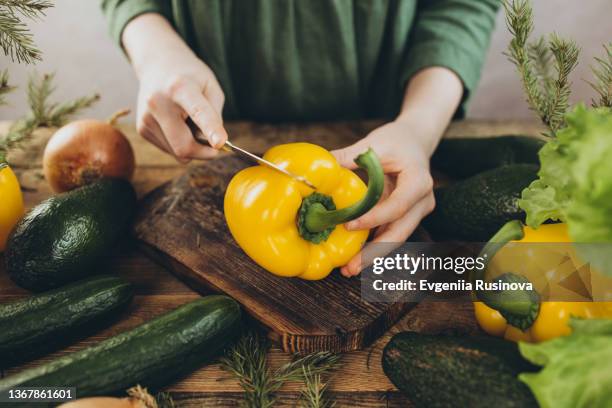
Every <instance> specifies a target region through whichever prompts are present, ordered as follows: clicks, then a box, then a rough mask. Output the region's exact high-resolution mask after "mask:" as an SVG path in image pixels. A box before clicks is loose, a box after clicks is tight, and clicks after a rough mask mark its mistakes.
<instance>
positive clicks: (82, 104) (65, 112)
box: [0, 0, 100, 163]
mask: <svg viewBox="0 0 612 408" xmlns="http://www.w3.org/2000/svg"><path fill="white" fill-rule="evenodd" d="M0 1H1V0H0ZM54 79H55V76H54V75H53V74H45V75H43V76H41V77H38V76H36V75H32V76H31V77H30V79H29V81H28V91H27V99H28V104H29V107H30V112H29V113H28V114H27V115H25V116H24V117H22V118H21V119H18V120H16V121H15V122H14V123H13V125H12V126H11V127H10V128H9V131H8V133H7V134H6V135H5V136H4V137H0V163H2V162H5V161H6V154H7V153H8V152H9V151H10V150H12V149H15V148H17V147H19V145H20V144H22V143H24V142H26V141H28V140H29V139H31V138H32V136H33V135H34V131H35V130H36V129H38V128H40V127H58V126H62V125H64V124H65V123H66V122H68V121H69V120H70V119H71V118H72V117H73V116H74V115H75V114H77V113H79V112H80V111H82V110H83V109H86V108H88V107H90V106H91V105H93V104H94V103H95V102H96V101H98V100H99V99H100V96H99V95H98V94H94V95H91V96H85V97H81V98H77V99H75V100H73V101H69V102H65V103H62V104H58V103H55V102H52V101H51V97H52V95H53V91H54V90H55V85H54V84H53V81H54Z"/></svg>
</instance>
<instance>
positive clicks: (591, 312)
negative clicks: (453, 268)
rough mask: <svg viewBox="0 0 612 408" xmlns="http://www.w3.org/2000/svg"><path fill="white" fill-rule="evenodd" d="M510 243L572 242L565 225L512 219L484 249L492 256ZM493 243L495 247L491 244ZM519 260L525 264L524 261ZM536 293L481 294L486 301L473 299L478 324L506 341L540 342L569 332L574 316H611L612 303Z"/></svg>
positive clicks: (585, 317) (587, 317)
mask: <svg viewBox="0 0 612 408" xmlns="http://www.w3.org/2000/svg"><path fill="white" fill-rule="evenodd" d="M508 242H519V243H527V242H543V243H553V242H561V243H570V242H572V241H571V239H570V237H569V234H568V231H567V225H566V224H544V225H541V226H540V227H539V228H538V229H537V230H534V229H532V228H529V227H526V226H522V225H521V224H520V223H519V222H518V221H513V222H511V223H508V224H506V225H505V226H504V227H503V228H502V229H501V230H500V232H498V234H496V236H495V237H493V239H492V240H491V242H490V243H489V248H488V249H487V248H485V250H484V251H483V252H486V253H487V254H488V255H490V256H491V255H495V253H496V252H497V251H498V250H499V249H500V248H501V247H502V246H504V245H505V244H506V243H508ZM493 243H494V247H492V246H491V244H493ZM491 258H493V257H492V256H491ZM517 262H523V263H524V262H525V260H524V259H521V260H517ZM504 266H505V264H504ZM529 266H530V265H529V264H527V265H526V268H527V269H529ZM531 266H532V265H531ZM510 269H512V268H510ZM504 295H505V294H503V293H502V294H501V296H504ZM533 295H534V294H529V295H528V296H525V297H521V298H518V299H517V298H516V297H515V298H512V299H511V298H510V297H506V299H505V300H504V299H502V298H501V297H497V298H496V297H493V296H489V297H487V296H486V295H483V294H481V295H480V296H479V297H481V298H483V300H484V301H476V302H474V312H475V316H476V320H477V322H478V325H479V326H480V327H481V328H482V329H483V330H484V331H485V332H487V333H488V334H491V335H493V336H498V337H504V338H505V339H507V340H511V341H527V342H541V341H546V340H550V339H553V338H556V337H559V336H565V335H568V334H570V332H571V329H570V327H569V325H568V323H569V319H570V317H572V316H573V317H580V318H584V319H594V318H612V303H611V302H587V301H584V302H558V301H554V302H553V301H540V300H539V298H538V297H537V295H536V296H535V297H534V296H533ZM517 300H520V301H518V302H517ZM513 301H514V302H513ZM509 320H510V321H509Z"/></svg>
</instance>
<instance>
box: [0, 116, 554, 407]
mask: <svg viewBox="0 0 612 408" xmlns="http://www.w3.org/2000/svg"><path fill="white" fill-rule="evenodd" d="M379 124H380V122H373V121H368V122H342V123H325V124H303V125H265V124H253V123H246V122H240V123H231V124H229V125H228V130H229V133H230V134H231V135H232V138H233V140H234V141H235V142H236V144H238V145H239V146H243V147H244V148H246V149H249V150H252V151H260V152H261V151H265V149H266V148H267V147H269V146H272V145H274V144H278V143H284V142H290V141H296V140H308V141H312V142H314V143H318V144H321V145H323V146H325V147H327V148H330V149H331V148H337V147H340V146H341V145H342V144H346V143H349V142H350V141H353V140H357V139H358V138H360V137H363V136H364V135H366V134H367V133H368V131H370V130H371V129H373V128H375V127H376V126H377V125H379ZM7 127H8V124H7V123H4V124H0V134H4V130H6V128H7ZM541 130H542V128H541V127H540V126H539V125H538V124H537V123H533V122H490V121H464V122H460V123H455V124H453V125H451V127H450V128H449V130H448V132H447V137H455V136H463V135H465V136H488V135H502V134H539V133H540V132H541ZM124 131H125V133H126V134H127V135H128V137H129V139H130V140H131V142H132V145H133V147H134V150H135V152H136V160H137V164H138V167H137V170H136V174H135V177H134V185H135V187H136V189H137V191H138V193H139V195H140V196H142V195H144V194H145V193H147V192H148V191H150V190H152V189H153V188H155V187H157V186H158V185H160V184H162V183H163V182H165V181H167V180H169V179H171V178H174V177H176V176H177V175H179V174H181V173H182V172H183V171H184V170H185V167H184V166H183V165H179V164H177V163H176V162H175V161H174V160H173V159H172V158H170V157H168V156H167V155H165V154H163V153H161V152H159V151H158V150H156V148H154V147H153V146H151V145H149V144H148V143H146V142H144V141H143V139H141V138H140V137H138V136H137V135H136V133H135V131H134V129H133V127H129V126H128V127H124ZM50 134H51V132H50V131H48V130H45V129H42V130H40V131H39V132H38V135H37V137H36V138H35V140H34V141H33V142H32V143H30V144H29V145H28V146H26V147H25V148H24V149H23V151H21V152H15V153H14V154H13V155H12V156H10V157H9V158H10V160H11V163H12V166H13V168H14V169H15V171H16V173H17V174H18V176H19V178H20V180H21V183H22V186H23V188H24V197H25V201H26V205H27V207H28V208H29V207H32V206H34V205H36V204H37V203H39V202H40V201H41V200H43V199H45V198H46V197H48V196H49V195H50V194H51V191H50V189H49V187H48V186H47V184H46V182H45V180H44V178H43V177H42V172H41V168H40V166H41V150H42V147H43V146H44V144H45V142H46V139H47V138H48V137H49V135H50ZM109 272H111V273H117V274H119V275H122V276H124V277H126V278H127V279H129V280H130V281H132V282H133V283H134V284H135V286H136V297H135V299H134V302H133V303H132V305H131V306H130V308H129V310H128V311H127V312H125V313H124V315H123V316H122V318H121V319H120V320H119V321H118V322H117V323H115V324H114V325H113V326H111V327H109V328H107V329H105V330H103V331H101V332H99V333H97V334H96V335H95V336H92V337H90V338H87V339H85V340H82V341H80V342H79V343H77V344H75V345H72V346H70V347H68V348H67V349H65V350H61V351H59V352H56V353H54V354H52V355H50V356H47V357H45V358H43V359H41V360H38V361H34V362H32V363H29V364H28V365H36V364H38V363H40V362H41V361H44V360H48V359H50V358H53V357H55V356H58V355H61V354H64V353H66V352H70V351H74V350H78V349H81V348H83V347H85V346H87V345H90V344H92V343H96V342H98V341H100V340H101V339H104V338H106V337H109V336H111V335H114V334H116V333H119V332H122V331H125V330H127V329H129V328H132V327H134V326H136V325H138V324H141V323H143V322H145V321H147V320H150V319H151V318H153V317H154V316H157V315H159V314H161V313H163V312H166V311H168V310H171V309H173V308H175V307H177V306H179V305H181V304H183V303H186V302H188V301H190V300H192V299H194V298H197V297H198V296H199V294H197V293H196V292H194V291H192V290H191V289H189V288H188V287H187V286H185V285H184V284H183V283H182V282H180V281H179V280H177V279H176V278H174V276H172V275H171V274H169V273H168V272H167V271H165V270H164V269H163V268H162V267H160V266H158V265H156V264H155V263H153V262H152V261H150V260H149V259H148V258H146V257H145V256H144V255H143V254H141V253H140V252H139V251H138V250H137V249H135V248H122V249H121V254H120V255H118V256H116V257H115V258H114V259H113V260H112V262H111V265H110V266H109ZM24 296H27V292H26V291H24V290H23V289H20V288H18V287H16V286H15V285H14V284H13V283H12V282H11V281H10V280H9V279H8V277H7V275H6V273H5V271H4V263H3V262H2V263H1V265H0V303H3V302H7V301H10V300H13V299H17V298H20V297H24ZM402 330H418V331H422V332H442V331H444V332H446V331H458V332H465V333H474V332H477V331H478V328H477V326H476V323H475V321H474V319H473V317H472V310H471V305H470V304H456V303H452V304H450V303H449V304H446V303H440V302H435V303H433V302H424V303H421V304H420V305H419V306H417V307H416V308H414V309H412V311H410V312H409V313H408V314H407V315H406V316H405V317H404V318H403V319H402V320H401V321H400V322H399V323H397V324H396V325H395V326H394V327H393V328H392V329H391V330H389V332H388V333H387V334H385V335H384V336H383V337H382V338H380V339H379V340H378V341H376V342H375V343H374V344H373V345H372V346H371V347H369V348H368V349H367V350H363V351H358V352H353V353H348V354H345V355H344V356H343V357H342V360H341V362H342V366H341V367H340V368H339V369H337V370H336V371H335V372H334V373H333V374H332V376H331V377H330V379H329V390H330V396H331V398H332V399H333V400H335V401H336V404H337V406H338V407H344V406H346V407H405V406H410V403H409V401H408V400H407V399H406V398H405V397H404V396H403V395H402V394H401V393H400V392H399V391H398V390H397V389H396V388H395V387H394V386H393V385H392V384H391V383H390V382H389V380H387V378H386V377H385V375H384V373H383V372H382V368H381V365H380V358H381V353H382V348H383V347H384V345H385V344H386V343H387V341H388V340H389V338H390V337H391V336H392V335H393V333H396V332H398V331H402ZM289 360H290V356H289V355H287V354H285V353H283V352H281V351H280V350H279V349H278V348H275V347H273V348H272V350H271V351H270V353H269V362H270V365H271V366H272V367H278V366H280V365H281V364H283V363H285V362H287V361H289ZM19 369H20V368H16V369H11V370H9V372H8V373H7V374H10V373H12V372H15V371H17V370H19ZM167 390H168V391H170V392H171V393H172V395H173V397H174V398H175V401H176V402H178V403H179V406H181V407H182V406H186V407H191V406H193V407H195V406H198V407H200V406H214V407H234V406H239V404H240V400H241V398H242V397H241V395H242V392H241V388H240V387H239V385H238V383H237V382H236V381H235V380H234V379H233V378H231V377H230V376H229V375H228V374H227V373H226V372H224V371H222V370H221V369H220V367H219V365H218V364H212V365H209V366H206V367H203V368H201V369H199V370H198V371H196V372H194V373H193V374H191V375H190V376H188V377H187V378H184V379H182V380H180V381H178V382H176V383H174V384H172V385H170V386H168V388H167ZM300 390H301V387H300V384H294V383H288V384H286V385H285V386H284V387H283V388H282V389H281V390H280V392H279V393H278V406H280V407H284V406H295V405H296V403H297V401H298V398H299V393H300Z"/></svg>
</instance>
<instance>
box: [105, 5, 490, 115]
mask: <svg viewBox="0 0 612 408" xmlns="http://www.w3.org/2000/svg"><path fill="white" fill-rule="evenodd" d="M499 4H500V0H103V1H102V8H103V10H104V12H105V14H106V16H107V18H108V21H109V24H110V31H111V34H112V36H113V37H114V39H115V40H116V41H117V42H120V38H121V32H122V30H123V28H124V27H125V25H126V24H127V23H128V22H129V21H130V20H131V19H132V18H134V17H136V16H138V15H139V14H142V13H147V12H155V13H160V14H162V15H163V16H165V17H166V18H167V19H168V20H169V21H170V22H171V23H172V25H173V26H174V28H175V29H176V31H177V32H178V33H179V34H180V35H181V36H182V37H183V38H184V40H185V41H186V42H187V43H188V44H189V46H190V47H191V48H192V49H193V50H194V51H195V53H196V54H197V55H198V56H200V58H202V60H203V61H204V62H205V63H206V64H208V65H209V66H210V67H211V69H212V70H213V71H214V73H215V75H216V76H217V78H218V80H219V82H220V84H221V87H222V88H223V91H224V92H225V96H226V104H225V108H224V116H225V117H226V118H229V119H252V120H263V121H285V120H289V121H300V120H332V119H354V118H367V117H391V116H393V115H395V114H396V113H397V112H398V111H399V108H400V106H401V102H402V98H403V93H404V89H405V86H406V83H407V81H408V80H409V79H410V78H411V77H412V76H413V75H414V74H415V73H417V72H418V71H419V70H421V69H423V68H426V67H430V66H442V67H447V68H449V69H451V70H453V71H454V72H455V73H457V75H458V76H459V77H460V78H461V79H462V81H463V84H464V88H465V95H464V102H463V104H462V106H461V108H460V109H459V111H458V112H457V116H463V114H464V112H465V106H466V103H467V100H468V98H469V95H470V93H471V91H473V90H474V88H475V87H476V84H477V82H478V79H479V77H480V71H481V67H482V63H483V60H484V57H485V55H486V50H487V46H488V44H489V40H490V34H491V31H492V29H493V27H494V24H495V14H496V12H497V9H498V8H499Z"/></svg>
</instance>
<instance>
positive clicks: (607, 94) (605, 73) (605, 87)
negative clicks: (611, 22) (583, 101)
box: [589, 43, 612, 108]
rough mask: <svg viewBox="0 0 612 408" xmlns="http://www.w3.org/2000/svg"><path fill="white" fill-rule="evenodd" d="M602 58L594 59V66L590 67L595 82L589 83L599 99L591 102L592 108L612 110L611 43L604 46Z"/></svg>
mask: <svg viewBox="0 0 612 408" xmlns="http://www.w3.org/2000/svg"><path fill="white" fill-rule="evenodd" d="M603 47H604V51H605V54H606V55H604V57H601V58H600V57H596V58H595V62H596V63H597V64H596V65H595V66H593V67H591V69H592V71H593V74H594V75H595V82H589V84H590V85H591V87H592V88H593V89H594V90H595V92H597V94H598V95H599V99H593V100H592V106H593V107H594V108H602V107H607V108H612V43H610V44H608V45H604V46H603Z"/></svg>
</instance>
